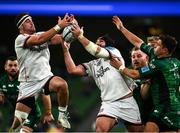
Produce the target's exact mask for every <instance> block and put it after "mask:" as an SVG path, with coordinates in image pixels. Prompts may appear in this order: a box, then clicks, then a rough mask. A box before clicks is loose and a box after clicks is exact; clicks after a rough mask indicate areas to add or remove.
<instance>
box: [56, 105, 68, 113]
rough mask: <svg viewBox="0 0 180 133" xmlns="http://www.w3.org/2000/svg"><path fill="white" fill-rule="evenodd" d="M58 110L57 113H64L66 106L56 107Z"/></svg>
mask: <svg viewBox="0 0 180 133" xmlns="http://www.w3.org/2000/svg"><path fill="white" fill-rule="evenodd" d="M58 110H59V112H66V110H67V106H66V107H60V106H59V107H58Z"/></svg>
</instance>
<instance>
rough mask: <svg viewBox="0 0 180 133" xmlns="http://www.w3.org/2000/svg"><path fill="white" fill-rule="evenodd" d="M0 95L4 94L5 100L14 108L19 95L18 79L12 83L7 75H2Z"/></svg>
mask: <svg viewBox="0 0 180 133" xmlns="http://www.w3.org/2000/svg"><path fill="white" fill-rule="evenodd" d="M0 93H1V94H4V96H5V97H6V99H8V101H9V102H10V103H11V104H12V106H13V107H15V105H16V100H17V97H18V93H19V81H18V79H17V78H16V79H14V80H13V81H10V80H9V77H8V75H7V74H4V75H3V76H2V77H1V79H0Z"/></svg>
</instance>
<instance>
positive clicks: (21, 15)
mask: <svg viewBox="0 0 180 133" xmlns="http://www.w3.org/2000/svg"><path fill="white" fill-rule="evenodd" d="M25 15H28V16H29V13H27V12H23V13H21V14H19V15H17V16H16V18H15V25H16V26H17V27H19V25H20V24H21V22H22V21H23V20H24V19H23V20H22V21H21V22H20V20H21V18H22V17H23V16H25Z"/></svg>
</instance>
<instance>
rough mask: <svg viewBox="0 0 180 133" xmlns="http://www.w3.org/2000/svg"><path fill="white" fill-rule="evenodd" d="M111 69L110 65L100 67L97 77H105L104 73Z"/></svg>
mask: <svg viewBox="0 0 180 133" xmlns="http://www.w3.org/2000/svg"><path fill="white" fill-rule="evenodd" d="M108 70H110V68H109V67H106V68H103V66H101V67H100V69H99V70H97V74H96V78H99V77H103V75H104V73H105V72H107V71H108Z"/></svg>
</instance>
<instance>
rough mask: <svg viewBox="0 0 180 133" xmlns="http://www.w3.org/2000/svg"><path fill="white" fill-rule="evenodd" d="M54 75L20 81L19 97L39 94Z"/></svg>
mask: <svg viewBox="0 0 180 133" xmlns="http://www.w3.org/2000/svg"><path fill="white" fill-rule="evenodd" d="M50 77H52V76H48V77H46V78H44V79H42V80H40V81H28V82H20V85H19V95H18V99H17V100H20V99H24V98H27V97H30V96H37V95H38V94H39V93H40V92H41V91H42V89H43V87H44V85H45V84H46V82H47V81H48V79H49V78H50Z"/></svg>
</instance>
